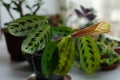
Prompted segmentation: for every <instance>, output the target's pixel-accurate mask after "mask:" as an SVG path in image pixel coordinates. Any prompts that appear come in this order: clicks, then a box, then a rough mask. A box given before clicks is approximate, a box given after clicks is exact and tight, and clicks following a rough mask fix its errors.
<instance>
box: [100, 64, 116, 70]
mask: <svg viewBox="0 0 120 80" xmlns="http://www.w3.org/2000/svg"><path fill="white" fill-rule="evenodd" d="M117 66H118V62H117V63H114V64H113V65H108V64H101V71H110V70H114V69H116V68H117Z"/></svg>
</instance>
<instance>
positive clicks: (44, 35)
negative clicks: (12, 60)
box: [22, 24, 51, 54]
mask: <svg viewBox="0 0 120 80" xmlns="http://www.w3.org/2000/svg"><path fill="white" fill-rule="evenodd" d="M38 26H39V27H38V28H37V29H34V30H33V31H32V32H31V33H30V34H29V35H28V36H27V38H26V39H25V40H24V41H23V43H22V51H23V52H25V53H29V54H33V53H35V52H36V51H39V50H40V49H42V48H44V47H45V45H46V44H47V43H48V42H49V41H50V39H51V27H50V26H49V25H47V24H39V25H38Z"/></svg>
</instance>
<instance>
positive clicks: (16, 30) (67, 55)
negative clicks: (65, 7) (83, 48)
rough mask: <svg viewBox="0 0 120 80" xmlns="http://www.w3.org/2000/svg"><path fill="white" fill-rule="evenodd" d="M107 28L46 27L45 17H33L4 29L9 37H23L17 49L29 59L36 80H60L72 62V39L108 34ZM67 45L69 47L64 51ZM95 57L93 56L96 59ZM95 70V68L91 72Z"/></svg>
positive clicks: (105, 25)
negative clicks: (54, 37) (56, 37)
mask: <svg viewBox="0 0 120 80" xmlns="http://www.w3.org/2000/svg"><path fill="white" fill-rule="evenodd" d="M21 23H22V24H21ZM16 25H17V26H16ZM109 28H110V25H109V24H108V23H106V22H104V21H102V22H99V23H97V24H94V25H91V26H90V27H87V28H85V29H81V30H78V31H75V30H72V29H71V28H67V27H50V26H49V24H48V22H47V19H46V18H45V17H43V16H36V15H29V16H25V17H22V18H19V19H16V20H14V21H13V22H11V23H10V24H9V25H8V31H9V33H10V34H12V35H14V36H27V37H26V38H25V40H24V41H23V43H22V46H21V49H22V51H23V54H24V55H32V58H33V60H32V61H33V67H34V69H35V70H36V75H37V78H38V80H39V79H44V80H63V76H64V75H66V74H67V73H68V71H69V70H70V68H71V67H72V65H73V62H74V53H75V47H74V39H75V38H76V37H80V36H86V35H93V34H99V33H105V32H108V31H109ZM52 34H58V35H62V37H61V38H60V39H57V40H54V39H52ZM92 44H94V42H92ZM68 45H71V46H69V47H68ZM93 46H95V45H93ZM41 50H43V52H42V51H41ZM34 55H35V56H37V57H35V56H34ZM99 55H100V54H99V53H96V56H99ZM90 56H91V55H90ZM99 58H100V57H99ZM95 60H98V59H95ZM99 63H100V62H99V61H98V63H97V65H96V66H95V67H98V65H99ZM66 64H67V65H66ZM86 68H87V67H86ZM95 70H96V68H95V69H94V70H93V71H95ZM41 75H42V76H41ZM56 76H57V78H56ZM59 78H60V79H59Z"/></svg>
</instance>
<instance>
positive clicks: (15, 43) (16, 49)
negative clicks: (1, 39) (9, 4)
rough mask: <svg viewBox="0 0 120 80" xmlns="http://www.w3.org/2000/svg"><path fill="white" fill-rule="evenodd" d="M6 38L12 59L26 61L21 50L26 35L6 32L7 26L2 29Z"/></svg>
mask: <svg viewBox="0 0 120 80" xmlns="http://www.w3.org/2000/svg"><path fill="white" fill-rule="evenodd" d="M2 31H3V32H4V36H5V39H6V44H7V49H8V52H9V54H10V58H11V60H12V61H25V58H24V56H23V55H22V51H21V44H22V41H23V40H24V39H25V37H15V36H12V35H11V34H9V33H7V32H6V28H4V29H2Z"/></svg>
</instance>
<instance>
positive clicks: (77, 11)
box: [75, 9, 83, 17]
mask: <svg viewBox="0 0 120 80" xmlns="http://www.w3.org/2000/svg"><path fill="white" fill-rule="evenodd" d="M75 13H76V14H77V16H78V17H83V14H82V13H81V12H80V11H79V10H77V9H75Z"/></svg>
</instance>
